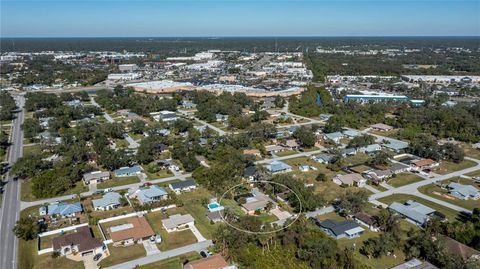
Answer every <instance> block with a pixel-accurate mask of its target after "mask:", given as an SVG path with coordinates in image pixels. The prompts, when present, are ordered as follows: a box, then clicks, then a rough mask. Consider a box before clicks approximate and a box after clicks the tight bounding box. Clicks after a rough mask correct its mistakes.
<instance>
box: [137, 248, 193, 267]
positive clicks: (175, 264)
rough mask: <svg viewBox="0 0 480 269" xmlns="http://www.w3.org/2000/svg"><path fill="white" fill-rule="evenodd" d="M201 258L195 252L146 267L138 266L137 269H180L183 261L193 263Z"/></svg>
mask: <svg viewBox="0 0 480 269" xmlns="http://www.w3.org/2000/svg"><path fill="white" fill-rule="evenodd" d="M200 258H201V256H200V254H198V253H197V252H189V253H186V254H184V255H180V256H177V257H174V258H170V259H167V260H163V261H159V262H154V263H150V264H147V265H143V266H140V267H139V269H159V268H161V269H180V268H183V263H184V262H185V261H187V260H188V261H194V260H198V259H200Z"/></svg>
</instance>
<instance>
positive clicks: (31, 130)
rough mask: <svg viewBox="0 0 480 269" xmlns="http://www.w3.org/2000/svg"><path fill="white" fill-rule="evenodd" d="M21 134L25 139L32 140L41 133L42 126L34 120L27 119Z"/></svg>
mask: <svg viewBox="0 0 480 269" xmlns="http://www.w3.org/2000/svg"><path fill="white" fill-rule="evenodd" d="M22 127H23V134H24V135H25V138H28V139H32V138H34V137H35V136H37V135H38V134H39V133H40V132H41V131H42V126H40V122H39V121H38V119H36V118H28V119H25V121H24V122H23V125H22Z"/></svg>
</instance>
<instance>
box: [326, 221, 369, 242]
mask: <svg viewBox="0 0 480 269" xmlns="http://www.w3.org/2000/svg"><path fill="white" fill-rule="evenodd" d="M317 225H318V226H320V228H321V229H322V230H323V231H325V232H326V233H327V234H328V235H330V236H332V237H334V238H335V239H340V238H348V239H351V238H355V237H359V236H360V235H362V234H363V232H364V231H365V229H363V228H362V227H360V225H358V224H357V223H356V222H355V221H353V220H345V221H336V220H330V219H327V220H325V221H317Z"/></svg>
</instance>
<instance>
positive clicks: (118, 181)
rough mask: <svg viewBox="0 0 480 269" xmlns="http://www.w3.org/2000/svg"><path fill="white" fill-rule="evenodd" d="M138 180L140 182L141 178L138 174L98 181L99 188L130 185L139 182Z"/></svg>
mask: <svg viewBox="0 0 480 269" xmlns="http://www.w3.org/2000/svg"><path fill="white" fill-rule="evenodd" d="M138 182H140V179H138V177H137V176H131V177H112V178H111V179H108V180H105V181H104V182H102V183H98V184H97V188H98V189H106V188H112V187H117V186H122V185H128V184H133V183H138Z"/></svg>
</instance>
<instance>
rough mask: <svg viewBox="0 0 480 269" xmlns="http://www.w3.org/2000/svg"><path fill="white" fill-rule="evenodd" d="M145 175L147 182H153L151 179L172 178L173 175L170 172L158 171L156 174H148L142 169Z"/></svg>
mask: <svg viewBox="0 0 480 269" xmlns="http://www.w3.org/2000/svg"><path fill="white" fill-rule="evenodd" d="M144 168H145V167H144ZM144 171H145V174H146V175H147V177H148V178H147V179H148V180H153V179H159V178H166V177H172V176H173V173H172V171H170V170H160V171H158V172H156V173H149V172H147V170H146V169H144Z"/></svg>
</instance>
